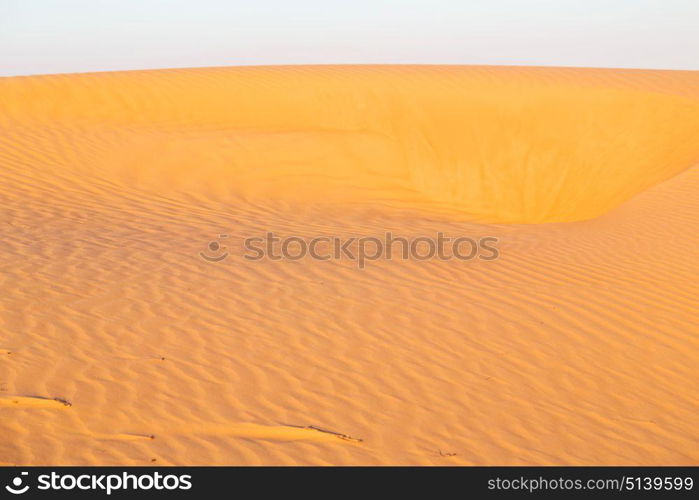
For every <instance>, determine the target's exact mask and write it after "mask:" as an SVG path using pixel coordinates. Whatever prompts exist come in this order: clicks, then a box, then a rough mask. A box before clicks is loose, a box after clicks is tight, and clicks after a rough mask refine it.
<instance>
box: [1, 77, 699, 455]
mask: <svg viewBox="0 0 699 500" xmlns="http://www.w3.org/2000/svg"><path fill="white" fill-rule="evenodd" d="M698 163H699V72H683V71H633V70H592V69H590V70H587V69H556V68H529V69H525V68H490V67H439V66H434V67H433V66H427V67H417V66H416V67H411V66H404V67H400V66H398V67H390V66H386V67H384V66H369V67H362V66H356V67H355V66H342V67H332V66H329V67H259V68H212V69H192V70H166V71H135V72H119V73H100V74H80V75H52V76H36V77H12V78H2V79H0V202H1V203H2V207H3V208H2V214H3V215H2V219H1V223H2V235H3V238H2V240H1V242H0V255H1V256H2V281H1V283H2V285H1V288H0V308H1V310H2V315H1V316H0V317H1V318H2V321H1V322H0V435H2V436H3V439H1V440H0V462H2V463H9V464H36V465H39V464H143V465H145V464H150V463H153V462H157V463H160V464H438V465H439V464H444V465H453V464H478V465H482V464H492V465H494V464H518V465H523V464H696V463H697V461H698V460H699V451H698V449H699V448H697V446H696V443H697V439H698V438H699V434H698V433H697V429H699V412H697V401H699V388H698V387H697V384H696V383H695V382H696V380H697V379H698V377H699V363H697V358H698V356H697V355H698V354H699V337H698V336H697V333H699V330H698V328H697V323H698V322H697V317H698V316H699V300H698V297H699V284H698V283H699V279H698V278H699V231H697V229H698V224H699V220H698V217H699V197H697V192H698V191H699V169H698V168H696V165H697V164H698ZM267 231H273V232H275V233H277V234H280V235H287V236H291V235H294V236H300V237H303V238H312V237H314V236H328V235H336V236H339V237H345V238H348V237H351V236H357V235H366V236H378V235H381V234H383V233H384V232H385V231H392V232H393V233H394V234H397V235H402V236H404V237H406V238H411V237H417V236H423V235H427V236H431V235H434V234H435V233H436V232H437V231H442V232H444V233H447V234H449V235H452V236H494V237H497V238H498V239H499V249H500V253H501V256H500V258H499V259H498V260H495V261H491V262H485V261H481V260H478V259H476V260H473V261H469V262H462V261H456V260H450V261H440V260H430V261H415V260H409V261H402V260H391V261H386V260H377V261H374V262H371V263H370V265H369V266H367V268H366V269H363V270H360V269H357V266H356V263H354V262H348V261H343V260H329V261H314V260H311V259H304V260H300V261H288V260H281V261H272V260H262V261H259V262H248V261H245V260H244V259H242V257H241V255H242V240H243V238H245V237H249V236H259V235H262V234H264V233H265V232H267ZM221 234H226V235H228V237H227V239H225V240H221V241H222V243H221V244H222V245H225V247H226V251H228V252H230V254H231V255H230V256H229V257H228V258H227V259H225V260H222V261H221V262H218V263H211V262H206V261H205V260H204V259H202V258H200V256H199V253H200V252H201V251H204V250H206V249H207V244H208V243H209V242H210V241H212V240H216V239H217V238H218V235H221ZM66 403H69V404H70V406H67V404H66Z"/></svg>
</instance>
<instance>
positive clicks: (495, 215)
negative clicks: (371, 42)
mask: <svg viewBox="0 0 699 500" xmlns="http://www.w3.org/2000/svg"><path fill="white" fill-rule="evenodd" d="M659 82H660V83H659ZM697 88H699V76H698V75H697V73H696V72H687V71H640V70H637V71H634V70H613V71H612V70H595V69H565V68H559V69H550V68H545V69H544V68H529V69H526V68H489V67H459V66H318V67H312V66H311V67H303V66H301V67H248V68H211V69H191V70H160V71H133V72H116V73H101V74H99V73H98V74H79V75H54V76H38V77H23V78H6V79H2V80H0V103H1V104H2V109H3V112H2V114H1V115H0V124H4V125H5V126H9V127H10V128H11V129H12V130H15V131H16V132H20V129H23V128H25V127H28V128H29V129H31V128H34V127H43V126H45V125H46V124H50V127H51V130H54V131H55V133H56V134H63V135H71V134H75V133H79V131H80V130H83V129H86V130H90V131H91V132H94V133H95V134H97V136H96V137H95V138H94V141H95V147H96V148H97V149H96V152H97V151H98V155H99V156H98V157H95V158H93V159H92V160H91V161H90V162H89V165H72V166H71V167H70V168H71V170H72V172H63V174H64V175H89V176H91V177H94V176H97V177H99V178H102V179H106V180H109V181H114V180H118V181H119V182H121V183H123V184H124V185H125V186H128V187H130V188H131V187H140V188H143V189H146V190H149V191H155V192H158V193H160V194H163V193H176V192H180V193H189V194H191V195H193V196H197V197H203V198H207V199H214V200H218V201H223V202H226V201H227V200H228V201H230V200H231V199H232V197H235V196H237V195H243V196H245V197H246V198H247V199H260V198H264V197H270V196H271V197H275V198H282V199H291V200H293V201H295V202H304V203H321V204H322V203H326V204H327V203H334V202H338V201H339V202H354V203H360V204H362V203H370V204H371V203H378V204H386V203H388V204H396V205H400V206H409V207H418V208H419V209H421V210H429V209H439V210H447V211H451V212H453V215H454V216H456V217H461V218H466V219H477V220H481V221H484V222H523V223H536V222H564V221H575V220H584V219H589V218H593V217H596V216H598V215H601V214H603V213H605V212H607V211H609V210H610V209H612V208H614V207H616V206H618V205H619V204H620V203H622V202H623V201H625V200H627V199H629V198H631V197H632V196H634V195H635V194H637V193H639V192H641V191H643V190H644V189H647V188H648V187H650V186H653V185H655V184H657V183H659V182H661V181H664V180H666V179H668V178H670V177H672V176H674V175H676V174H678V173H679V172H681V171H683V170H684V169H686V168H687V167H689V166H691V165H693V164H695V163H697V162H699V91H698V90H697ZM96 127H97V128H96ZM104 142H107V144H104ZM100 143H102V144H100Z"/></svg>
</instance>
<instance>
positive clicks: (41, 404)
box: [0, 395, 73, 409]
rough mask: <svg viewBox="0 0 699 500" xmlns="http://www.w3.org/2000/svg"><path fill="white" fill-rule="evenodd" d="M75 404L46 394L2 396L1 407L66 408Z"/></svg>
mask: <svg viewBox="0 0 699 500" xmlns="http://www.w3.org/2000/svg"><path fill="white" fill-rule="evenodd" d="M68 406H73V404H72V403H71V402H70V401H68V400H66V399H63V398H48V397H44V396H11V395H3V396H0V408H20V409H25V408H66V407H68Z"/></svg>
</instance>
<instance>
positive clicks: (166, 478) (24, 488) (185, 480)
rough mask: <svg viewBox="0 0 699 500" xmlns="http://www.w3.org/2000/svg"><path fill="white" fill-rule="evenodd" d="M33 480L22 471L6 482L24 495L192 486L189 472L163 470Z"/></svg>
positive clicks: (56, 475)
mask: <svg viewBox="0 0 699 500" xmlns="http://www.w3.org/2000/svg"><path fill="white" fill-rule="evenodd" d="M35 479H36V482H35V483H34V484H32V481H31V478H30V477H29V473H28V472H26V471H22V472H19V474H17V475H16V476H15V477H14V478H13V479H12V480H11V481H10V484H7V485H5V490H6V491H7V492H8V493H11V494H13V495H23V494H25V493H27V492H28V491H30V490H40V491H91V492H102V493H105V494H107V495H111V494H112V492H115V491H122V490H127V491H129V490H130V491H149V490H160V491H174V490H190V489H192V476H191V475H189V474H161V473H160V472H147V473H146V472H137V473H134V474H130V473H128V472H119V473H111V474H79V473H77V474H69V473H59V472H51V473H50V474H40V475H38V476H36V478H35Z"/></svg>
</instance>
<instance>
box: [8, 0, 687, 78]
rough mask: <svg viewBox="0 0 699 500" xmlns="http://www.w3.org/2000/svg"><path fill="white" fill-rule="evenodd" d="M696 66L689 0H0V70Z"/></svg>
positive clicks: (669, 67)
mask: <svg viewBox="0 0 699 500" xmlns="http://www.w3.org/2000/svg"><path fill="white" fill-rule="evenodd" d="M343 63H366V64H374V63H395V64H399V63H415V64H506V65H538V66H596V67H624V68H666V69H693V70H697V69H699V0H653V1H651V0H548V1H545V0H472V1H469V0H402V1H399V0H245V1H242V0H170V1H166V0H0V76H9V75H26V74H43V73H72V72H84V71H105V70H124V69H144V68H172V67H194V66H229V65H250V64H343Z"/></svg>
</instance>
